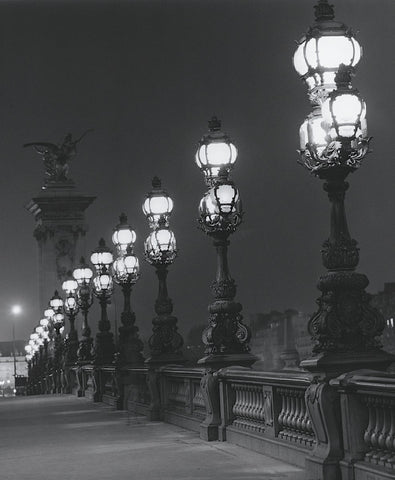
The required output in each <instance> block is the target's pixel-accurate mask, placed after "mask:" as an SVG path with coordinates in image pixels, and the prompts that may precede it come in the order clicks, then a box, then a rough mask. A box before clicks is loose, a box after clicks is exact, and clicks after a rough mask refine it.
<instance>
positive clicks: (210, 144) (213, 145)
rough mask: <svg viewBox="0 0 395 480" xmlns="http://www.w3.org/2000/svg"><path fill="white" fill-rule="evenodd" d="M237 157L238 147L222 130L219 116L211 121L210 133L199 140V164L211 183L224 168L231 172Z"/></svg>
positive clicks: (196, 158)
mask: <svg viewBox="0 0 395 480" xmlns="http://www.w3.org/2000/svg"><path fill="white" fill-rule="evenodd" d="M236 159H237V148H236V147H235V146H234V145H233V143H232V142H231V141H230V138H229V137H228V136H227V135H226V134H225V133H224V132H222V131H221V122H220V121H219V120H218V119H217V117H212V119H211V120H210V121H209V133H207V134H206V135H204V136H203V137H202V139H201V140H200V142H199V145H198V149H197V152H196V155H195V160H196V163H197V166H198V167H199V168H200V170H201V171H202V172H203V174H204V176H205V178H206V181H207V183H208V184H209V185H211V184H212V183H213V182H214V181H215V179H216V178H217V177H218V175H219V172H220V170H221V168H222V169H226V171H227V172H229V171H230V170H231V169H232V168H233V165H234V163H235V162H236Z"/></svg>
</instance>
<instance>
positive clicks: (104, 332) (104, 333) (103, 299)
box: [93, 294, 115, 365]
mask: <svg viewBox="0 0 395 480" xmlns="http://www.w3.org/2000/svg"><path fill="white" fill-rule="evenodd" d="M108 302H109V299H108V296H107V295H106V294H102V295H100V296H99V303H100V308H101V318H100V321H99V331H98V332H97V334H96V342H95V348H94V352H95V353H94V360H93V363H94V364H95V365H106V364H111V363H113V361H114V353H115V345H114V335H113V334H112V332H110V329H111V324H110V322H109V320H108V315H107V304H108Z"/></svg>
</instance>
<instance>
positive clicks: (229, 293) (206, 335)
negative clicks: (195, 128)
mask: <svg viewBox="0 0 395 480" xmlns="http://www.w3.org/2000/svg"><path fill="white" fill-rule="evenodd" d="M236 157H237V150H236V147H235V146H234V145H233V144H232V143H231V142H230V140H229V137H228V136H227V135H226V134H224V133H222V131H221V122H220V121H219V120H218V119H217V118H216V117H213V118H212V119H211V120H210V122H209V133H208V134H206V135H204V136H203V138H202V140H201V141H200V144H199V147H198V151H197V154H196V158H197V159H199V161H198V162H197V163H198V166H199V167H200V168H201V170H202V171H203V173H204V175H205V178H206V183H207V184H208V186H209V187H210V188H209V190H208V192H207V193H206V194H205V195H204V197H203V198H202V200H201V201H200V205H199V214H200V217H199V224H200V227H201V229H202V230H203V231H204V232H205V233H206V234H207V235H209V236H210V237H211V238H212V239H213V241H214V246H215V248H216V251H217V274H216V279H215V281H214V283H213V284H212V293H213V295H214V298H215V301H214V303H212V304H211V305H210V306H209V312H210V320H209V325H208V327H207V328H206V329H205V330H204V332H203V343H204V345H205V347H206V349H205V353H206V356H205V357H204V358H202V359H200V360H199V363H201V364H205V365H210V366H212V367H213V368H217V367H221V366H226V365H244V366H250V365H251V364H252V363H254V362H255V361H256V360H257V359H256V357H255V356H253V355H251V354H250V353H249V350H250V349H249V346H248V341H249V338H250V331H249V328H248V327H247V326H246V325H244V324H243V322H242V315H241V309H242V306H241V304H240V303H237V302H235V301H234V297H235V295H236V285H235V282H234V280H233V279H232V277H231V276H230V272H229V267H228V258H227V251H228V245H229V240H228V238H229V236H230V234H231V233H233V232H235V231H236V229H237V227H238V226H239V225H240V223H241V221H242V214H243V212H242V207H241V200H240V193H239V191H238V189H237V188H236V186H235V184H234V183H233V182H232V181H231V180H230V179H229V172H230V170H231V168H232V167H233V165H234V163H235V161H236Z"/></svg>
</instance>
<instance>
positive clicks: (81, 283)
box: [73, 257, 93, 362]
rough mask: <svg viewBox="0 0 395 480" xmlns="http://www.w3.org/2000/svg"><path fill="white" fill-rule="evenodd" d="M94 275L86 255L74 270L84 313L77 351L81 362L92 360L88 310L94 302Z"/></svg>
mask: <svg viewBox="0 0 395 480" xmlns="http://www.w3.org/2000/svg"><path fill="white" fill-rule="evenodd" d="M92 276H93V272H92V269H91V268H89V266H88V265H87V264H86V263H85V259H84V257H81V259H80V265H79V266H78V267H77V268H76V269H74V271H73V277H74V279H75V280H76V281H77V283H78V290H77V304H78V306H79V307H80V308H81V311H82V315H83V323H82V330H81V340H80V342H79V347H78V351H77V357H78V361H79V362H89V361H90V360H92V347H93V339H92V337H91V329H90V327H89V324H88V312H89V308H90V307H91V305H92V302H93V296H92V292H91V288H90V282H91V279H92Z"/></svg>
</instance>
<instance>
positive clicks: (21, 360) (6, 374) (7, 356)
mask: <svg viewBox="0 0 395 480" xmlns="http://www.w3.org/2000/svg"><path fill="white" fill-rule="evenodd" d="M13 345H14V344H13V342H0V397H1V396H7V395H13V394H14V388H15V379H14V355H13ZM24 346H25V342H24V341H23V340H16V341H15V367H16V374H17V375H23V376H27V364H26V362H25V350H24Z"/></svg>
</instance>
